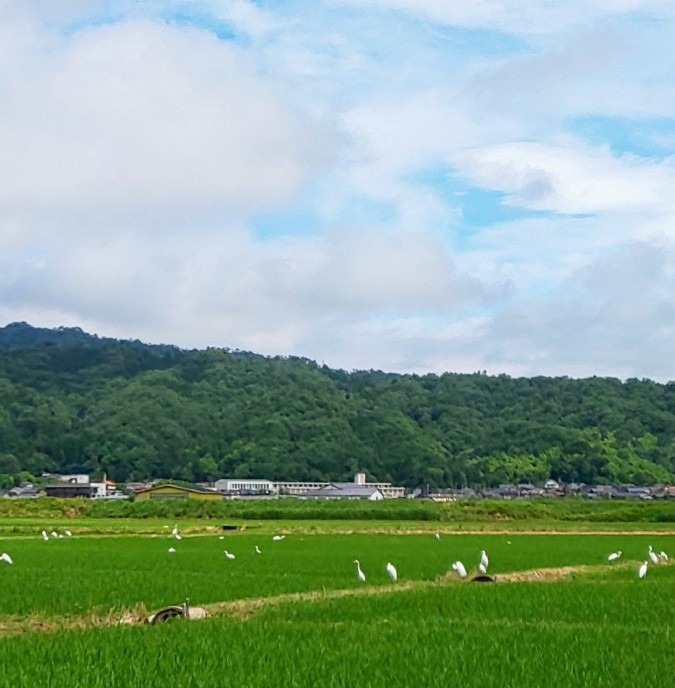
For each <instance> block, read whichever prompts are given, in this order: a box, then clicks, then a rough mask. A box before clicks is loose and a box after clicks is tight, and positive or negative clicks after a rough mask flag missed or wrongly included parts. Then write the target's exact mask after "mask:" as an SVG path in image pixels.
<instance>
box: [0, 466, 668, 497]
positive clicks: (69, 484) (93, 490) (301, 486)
mask: <svg viewBox="0 0 675 688" xmlns="http://www.w3.org/2000/svg"><path fill="white" fill-rule="evenodd" d="M38 497H56V498H62V499H63V498H75V497H80V498H86V499H139V500H145V499H278V498H281V497H297V498H301V499H361V500H367V501H371V502H374V501H381V500H384V499H402V498H408V499H429V500H432V501H454V500H460V499H533V498H537V497H544V498H555V499H562V498H566V497H583V498H586V499H639V500H654V499H675V485H650V486H644V485H633V484H623V485H586V484H583V483H567V484H563V483H560V482H558V481H555V480H547V481H546V482H545V483H544V484H543V485H534V484H532V483H520V484H517V485H515V484H504V485H499V486H498V487H490V488H484V489H473V488H470V487H464V488H460V489H448V490H442V491H434V490H430V489H422V488H417V489H415V490H408V489H406V488H405V487H399V486H395V485H392V484H391V483H387V482H368V481H367V480H366V475H365V473H357V474H356V475H355V476H354V480H353V481H352V482H311V481H307V482H298V481H274V480H267V479H263V478H221V479H220V480H216V481H214V482H211V483H203V482H202V483H194V484H190V483H184V482H177V481H171V480H162V479H158V480H153V481H150V482H131V483H126V484H124V485H118V484H116V483H114V482H112V481H110V480H107V479H106V478H105V477H104V478H103V479H102V480H100V481H96V480H92V479H91V477H90V476H89V475H87V474H85V473H82V474H72V475H59V474H49V473H45V474H43V475H42V476H41V484H40V485H35V484H33V483H31V482H22V483H21V484H20V485H19V486H17V487H13V488H11V489H8V490H0V498H7V499H21V498H24V499H25V498H38Z"/></svg>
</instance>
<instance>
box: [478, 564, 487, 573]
mask: <svg viewBox="0 0 675 688" xmlns="http://www.w3.org/2000/svg"><path fill="white" fill-rule="evenodd" d="M478 570H479V571H480V572H481V573H482V574H483V575H486V574H487V566H485V564H483V562H482V561H481V563H480V564H478Z"/></svg>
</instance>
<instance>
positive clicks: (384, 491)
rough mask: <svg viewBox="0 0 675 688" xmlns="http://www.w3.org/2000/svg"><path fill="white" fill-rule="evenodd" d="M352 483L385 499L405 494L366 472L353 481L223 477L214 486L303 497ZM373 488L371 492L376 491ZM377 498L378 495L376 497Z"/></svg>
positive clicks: (219, 488) (220, 490)
mask: <svg viewBox="0 0 675 688" xmlns="http://www.w3.org/2000/svg"><path fill="white" fill-rule="evenodd" d="M338 484H339V485H351V486H354V487H368V488H373V490H374V489H376V490H377V491H378V494H381V495H382V497H383V498H385V499H397V498H399V497H403V496H404V495H405V488H404V487H395V486H393V485H392V484H391V483H368V482H366V474H365V473H357V474H356V475H355V476H354V482H353V483H330V482H316V481H312V482H309V481H306V482H297V481H290V480H264V479H262V478H222V479H220V480H216V482H215V484H214V486H215V488H216V490H217V491H218V492H224V493H241V492H257V493H262V494H282V495H291V496H295V497H301V496H303V495H305V494H307V493H308V492H316V491H317V490H322V489H323V488H326V487H329V486H330V485H338ZM373 490H371V493H373V494H375V492H374V491H373ZM375 498H376V499H377V498H378V497H375Z"/></svg>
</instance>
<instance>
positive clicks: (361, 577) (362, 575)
mask: <svg viewBox="0 0 675 688" xmlns="http://www.w3.org/2000/svg"><path fill="white" fill-rule="evenodd" d="M354 563H355V564H356V575H357V576H358V577H359V580H360V581H361V582H362V583H365V582H366V574H365V573H363V571H361V564H360V563H359V560H358V559H354Z"/></svg>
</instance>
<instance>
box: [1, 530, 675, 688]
mask: <svg viewBox="0 0 675 688" xmlns="http://www.w3.org/2000/svg"><path fill="white" fill-rule="evenodd" d="M64 523H65V522H64ZM166 525H169V524H168V523H164V524H159V523H158V524H156V532H155V533H148V532H147V527H146V528H145V530H144V532H143V534H140V533H138V534H135V533H133V532H129V533H128V534H125V535H105V536H102V535H100V536H95V535H84V534H82V533H78V532H77V529H76V524H73V523H71V524H70V526H68V525H64V524H61V525H59V527H58V530H59V532H61V533H63V532H64V529H65V528H68V527H71V526H72V528H73V536H72V537H67V536H65V537H62V538H58V539H54V538H50V539H49V540H48V541H43V539H42V538H41V536H40V532H39V530H37V529H36V530H35V532H34V534H22V535H20V536H18V535H15V536H13V537H6V536H5V537H2V538H0V553H2V552H7V553H8V554H10V555H11V558H12V560H13V562H14V563H13V564H12V565H9V564H6V563H4V562H0V667H2V671H1V672H0V686H5V685H7V686H50V688H51V687H53V688H61V687H64V688H65V687H66V686H68V687H80V686H81V687H85V686H86V687H92V688H96V687H98V686H195V687H197V686H222V685H233V686H330V687H333V686H378V687H379V686H382V687H387V688H390V687H398V686H401V687H402V686H444V687H447V686H451V685H462V686H533V687H534V686H624V685H626V684H633V683H636V684H639V685H671V684H674V683H675V681H673V680H672V678H673V676H675V659H674V658H673V657H674V653H673V641H674V640H675V636H674V635H673V603H674V602H675V566H672V565H671V563H670V561H661V562H660V563H659V564H658V565H652V564H651V563H650V565H649V569H648V572H647V575H646V576H645V578H644V579H642V580H640V579H638V575H637V569H638V566H639V563H640V562H642V561H644V560H645V559H647V548H648V546H649V545H653V547H654V549H655V550H656V551H657V552H659V551H661V550H665V551H666V552H669V553H670V552H672V553H673V554H675V534H670V533H667V532H657V533H641V532H639V531H635V532H628V531H627V532H623V533H618V532H617V533H602V534H590V533H578V534H577V533H564V534H550V533H539V534H523V533H518V532H513V533H504V532H493V533H483V532H474V533H465V534H446V533H443V534H442V535H441V536H440V538H439V539H437V538H435V537H434V534H433V530H432V531H429V532H425V533H398V532H393V531H392V532H366V531H360V532H356V533H342V534H340V533H331V532H326V533H316V534H312V533H311V532H307V531H306V530H302V529H300V528H299V529H298V530H297V532H288V534H287V536H286V537H285V539H284V540H282V541H274V540H273V539H272V535H273V532H274V531H273V530H271V529H270V530H269V531H261V532H256V533H253V532H247V531H244V532H232V533H228V534H223V535H219V534H217V532H216V533H214V532H212V531H211V530H209V529H208V528H203V533H199V532H198V531H197V530H195V532H193V533H192V534H185V535H184V536H183V538H182V539H181V540H175V539H173V538H171V537H170V536H169V532H170V531H169V528H166V527H165V526H166ZM170 525H171V527H172V526H173V524H170ZM221 538H222V539H221ZM256 546H257V547H258V548H259V549H260V551H261V554H257V553H256V551H255V548H256ZM170 547H173V548H174V549H175V550H176V551H175V552H169V548H170ZM224 550H227V551H229V552H230V553H232V554H234V555H235V557H236V558H235V559H233V560H231V559H228V558H227V557H226V556H225V554H224ZM481 550H486V551H487V553H488V555H489V557H490V565H489V573H490V574H491V575H492V576H494V577H495V579H496V583H484V584H478V583H471V582H469V581H468V579H466V580H460V579H459V577H458V576H457V575H456V574H455V573H454V572H453V571H452V569H451V565H452V563H453V562H454V561H456V560H461V561H462V562H463V563H464V564H465V566H466V568H467V570H468V571H469V574H470V575H469V577H468V578H469V579H470V578H471V576H472V575H473V573H475V571H476V567H477V565H478V562H479V557H480V552H481ZM617 550H621V551H622V552H623V556H622V557H621V559H619V560H618V561H617V562H615V563H613V564H609V563H608V562H607V556H608V554H609V553H610V552H613V551H617ZM354 559H358V560H359V561H360V564H361V567H362V569H363V571H364V573H365V574H366V582H365V583H363V582H361V581H359V579H358V578H357V576H356V565H355V564H354V563H353V562H354ZM389 561H391V562H392V563H394V564H395V565H396V567H397V570H398V575H399V578H398V581H397V582H395V583H392V582H391V581H390V579H389V577H388V576H387V573H386V571H385V566H386V564H387V562H389ZM186 597H187V598H189V599H190V603H191V604H192V605H201V606H204V607H206V609H207V610H208V611H209V618H207V619H204V620H194V621H188V620H185V619H176V620H172V621H169V622H166V623H164V624H161V625H155V626H151V625H144V624H139V623H133V624H120V623H119V622H120V621H121V620H124V618H125V616H126V615H131V616H133V618H134V619H139V618H141V617H143V616H144V615H145V614H147V613H149V612H151V611H153V610H156V609H158V608H160V607H163V606H166V605H170V604H179V603H181V602H182V601H183V600H184V599H185V598H186Z"/></svg>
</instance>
